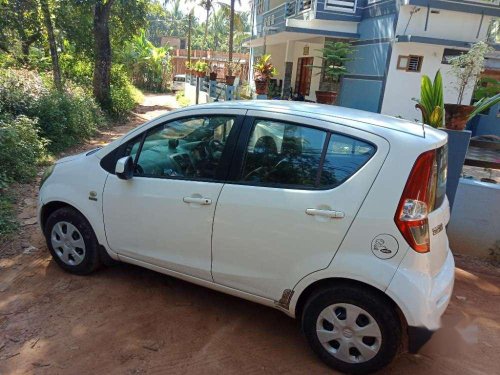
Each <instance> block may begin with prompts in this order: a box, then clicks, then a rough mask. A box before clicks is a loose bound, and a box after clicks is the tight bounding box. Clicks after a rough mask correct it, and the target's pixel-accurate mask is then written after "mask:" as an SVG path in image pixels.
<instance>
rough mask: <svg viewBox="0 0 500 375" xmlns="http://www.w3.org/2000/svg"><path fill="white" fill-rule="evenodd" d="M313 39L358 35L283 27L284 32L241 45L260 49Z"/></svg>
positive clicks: (348, 37)
mask: <svg viewBox="0 0 500 375" xmlns="http://www.w3.org/2000/svg"><path fill="white" fill-rule="evenodd" d="M314 37H331V38H341V39H359V34H356V33H346V32H341V31H328V30H315V29H305V28H299V27H291V26H287V27H285V30H284V31H281V32H278V33H275V34H270V35H267V36H265V37H263V36H262V37H259V38H255V39H249V40H246V41H245V42H244V43H243V46H244V47H261V46H263V45H264V42H265V43H266V45H274V44H282V43H286V42H287V41H295V40H303V39H310V38H314Z"/></svg>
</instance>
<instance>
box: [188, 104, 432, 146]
mask: <svg viewBox="0 0 500 375" xmlns="http://www.w3.org/2000/svg"><path fill="white" fill-rule="evenodd" d="M188 108H191V109H193V107H186V109H188ZM210 108H211V109H215V108H221V109H223V108H227V109H248V110H257V111H267V112H281V113H289V114H300V115H302V116H307V117H310V118H318V119H321V117H324V116H328V117H332V119H333V118H338V119H347V120H353V121H357V122H362V123H364V124H368V125H373V126H380V127H383V128H387V129H392V130H396V131H400V132H403V133H407V134H412V135H415V136H418V137H423V136H424V131H423V129H422V124H421V123H417V122H412V121H408V120H405V119H401V118H397V117H392V116H387V115H382V114H379V113H374V112H368V111H362V110H359V109H352V108H346V107H340V106H335V105H326V104H318V103H309V102H298V101H288V100H235V101H225V102H214V103H207V104H200V105H197V106H196V109H210ZM426 128H427V127H426ZM426 131H427V129H426Z"/></svg>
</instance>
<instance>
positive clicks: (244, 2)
mask: <svg viewBox="0 0 500 375" xmlns="http://www.w3.org/2000/svg"><path fill="white" fill-rule="evenodd" d="M217 2H221V3H226V4H229V0H218V1H217V0H215V3H217ZM216 7H217V5H216ZM236 11H247V12H249V11H250V2H249V1H248V0H241V5H239V4H238V1H237V0H236ZM194 13H195V15H196V18H198V19H199V20H204V19H205V17H206V13H205V11H204V10H203V8H201V7H196V8H195V11H194Z"/></svg>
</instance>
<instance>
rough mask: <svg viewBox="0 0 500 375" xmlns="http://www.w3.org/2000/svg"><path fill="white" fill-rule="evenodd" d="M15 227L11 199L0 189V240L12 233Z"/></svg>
mask: <svg viewBox="0 0 500 375" xmlns="http://www.w3.org/2000/svg"><path fill="white" fill-rule="evenodd" d="M17 226H18V225H17V222H16V220H15V217H14V204H13V199H12V198H11V197H10V196H9V195H8V194H7V193H6V192H4V191H3V190H2V188H0V240H1V239H2V238H4V237H5V236H7V235H8V234H11V233H12V232H14V231H15V230H16V229H17ZM0 242H1V241H0Z"/></svg>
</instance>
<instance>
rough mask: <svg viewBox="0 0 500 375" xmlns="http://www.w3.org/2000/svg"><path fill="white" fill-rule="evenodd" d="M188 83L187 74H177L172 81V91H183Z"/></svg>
mask: <svg viewBox="0 0 500 375" xmlns="http://www.w3.org/2000/svg"><path fill="white" fill-rule="evenodd" d="M185 82H186V75H185V74H176V75H175V76H174V79H173V81H172V91H183V90H184V85H185Z"/></svg>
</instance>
